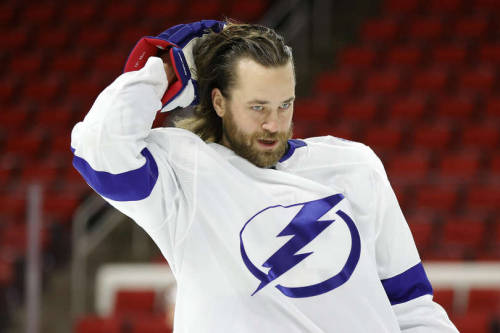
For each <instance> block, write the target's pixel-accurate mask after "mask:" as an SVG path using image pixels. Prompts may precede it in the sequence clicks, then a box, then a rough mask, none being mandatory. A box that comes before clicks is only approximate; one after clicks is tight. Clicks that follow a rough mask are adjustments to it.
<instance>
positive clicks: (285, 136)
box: [222, 111, 293, 168]
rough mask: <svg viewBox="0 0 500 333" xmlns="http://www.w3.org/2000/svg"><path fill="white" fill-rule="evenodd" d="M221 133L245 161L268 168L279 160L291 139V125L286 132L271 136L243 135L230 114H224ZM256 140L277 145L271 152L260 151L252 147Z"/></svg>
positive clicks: (267, 133) (268, 134)
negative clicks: (275, 141)
mask: <svg viewBox="0 0 500 333" xmlns="http://www.w3.org/2000/svg"><path fill="white" fill-rule="evenodd" d="M222 132H223V137H224V139H225V140H226V142H228V143H229V145H230V147H229V148H231V149H232V150H233V151H234V152H235V153H236V154H238V155H240V156H241V157H243V158H245V159H247V160H248V161H249V162H251V163H252V164H254V165H256V166H258V167H259V168H269V167H272V166H274V165H276V163H278V161H279V160H280V159H281V157H283V155H284V154H285V152H286V150H287V147H288V140H289V139H291V138H292V134H293V125H290V128H289V129H288V131H287V132H279V133H275V134H271V133H269V132H265V131H263V132H259V133H253V134H243V133H242V132H241V131H240V130H239V129H238V127H237V125H236V124H235V122H234V119H233V116H232V112H231V111H229V112H227V113H226V116H225V117H224V118H223V119H222ZM258 139H265V140H277V141H278V145H277V147H276V148H275V149H274V150H272V151H260V150H258V149H257V148H255V147H254V144H255V143H256V142H257V140H258Z"/></svg>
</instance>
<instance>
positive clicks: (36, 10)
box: [20, 2, 58, 26]
mask: <svg viewBox="0 0 500 333" xmlns="http://www.w3.org/2000/svg"><path fill="white" fill-rule="evenodd" d="M57 10H58V8H56V4H54V3H36V2H35V3H30V4H29V5H28V6H27V7H26V8H25V9H24V11H22V12H21V15H20V19H21V22H30V23H34V24H37V25H38V26H40V25H45V24H50V23H51V22H53V20H54V18H55V16H56V14H57Z"/></svg>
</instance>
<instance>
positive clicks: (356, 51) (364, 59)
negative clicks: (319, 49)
mask: <svg viewBox="0 0 500 333" xmlns="http://www.w3.org/2000/svg"><path fill="white" fill-rule="evenodd" d="M338 57H339V67H340V68H342V69H343V68H345V67H351V68H364V69H366V68H371V67H372V66H373V65H374V64H375V62H376V61H377V58H378V54H377V51H375V49H374V48H372V47H369V46H351V47H348V48H345V49H343V50H341V51H340V53H339V56H338Z"/></svg>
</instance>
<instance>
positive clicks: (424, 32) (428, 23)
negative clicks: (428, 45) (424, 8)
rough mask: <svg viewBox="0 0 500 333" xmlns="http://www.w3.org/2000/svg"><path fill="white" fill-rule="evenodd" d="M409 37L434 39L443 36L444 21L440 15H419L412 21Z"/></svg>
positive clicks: (411, 38) (422, 39)
mask: <svg viewBox="0 0 500 333" xmlns="http://www.w3.org/2000/svg"><path fill="white" fill-rule="evenodd" d="M409 24H410V26H409V28H408V31H407V37H408V38H409V39H410V40H416V41H433V40H438V39H441V38H442V37H443V33H444V26H443V21H442V20H441V19H440V18H439V17H430V16H429V17H427V16H424V17H419V18H415V19H413V20H411V21H410V23H409Z"/></svg>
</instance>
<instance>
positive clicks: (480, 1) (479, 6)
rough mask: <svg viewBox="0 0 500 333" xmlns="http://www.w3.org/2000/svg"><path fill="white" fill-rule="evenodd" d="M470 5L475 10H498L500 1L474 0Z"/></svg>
mask: <svg viewBox="0 0 500 333" xmlns="http://www.w3.org/2000/svg"><path fill="white" fill-rule="evenodd" d="M472 7H473V8H474V9H476V10H486V11H498V10H499V9H500V3H499V2H498V1H496V0H474V1H472Z"/></svg>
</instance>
